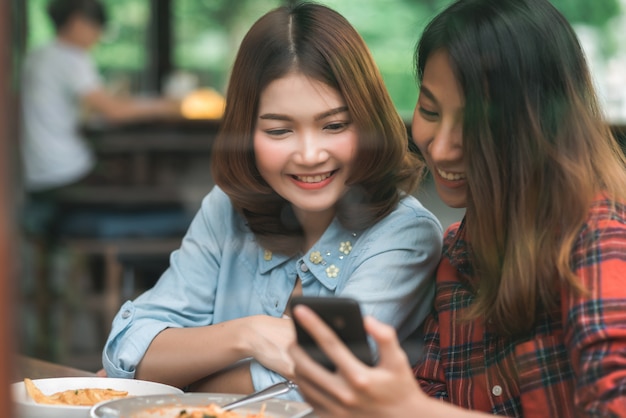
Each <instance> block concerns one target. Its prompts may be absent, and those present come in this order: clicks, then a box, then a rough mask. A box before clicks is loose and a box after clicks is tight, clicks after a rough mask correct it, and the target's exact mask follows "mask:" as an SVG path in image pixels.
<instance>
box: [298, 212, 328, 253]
mask: <svg viewBox="0 0 626 418" xmlns="http://www.w3.org/2000/svg"><path fill="white" fill-rule="evenodd" d="M294 211H295V214H296V217H297V218H298V221H299V222H300V225H302V229H303V230H304V244H303V248H302V251H303V252H307V251H308V250H309V249H310V248H311V247H313V244H315V243H316V242H317V241H319V239H320V238H321V237H322V235H323V234H324V232H325V231H326V229H327V228H328V226H329V225H330V223H331V222H332V221H333V218H334V217H335V210H328V211H325V212H316V213H311V212H307V213H302V212H300V211H298V210H297V209H294Z"/></svg>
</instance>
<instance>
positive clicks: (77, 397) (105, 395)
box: [24, 378, 128, 406]
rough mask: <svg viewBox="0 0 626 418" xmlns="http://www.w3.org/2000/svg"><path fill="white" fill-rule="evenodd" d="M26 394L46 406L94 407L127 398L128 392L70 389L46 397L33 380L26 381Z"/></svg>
mask: <svg viewBox="0 0 626 418" xmlns="http://www.w3.org/2000/svg"><path fill="white" fill-rule="evenodd" d="M24 385H25V386H26V392H27V393H28V395H29V396H30V397H31V398H32V399H33V400H34V401H35V402H36V403H40V404H45V405H74V406H93V405H95V404H97V403H98V402H102V401H108V400H111V399H119V398H125V397H126V396H128V392H126V391H121V390H113V389H93V388H86V389H70V390H66V391H63V392H57V393H54V394H52V395H44V394H43V392H42V391H41V390H40V389H39V388H38V387H37V386H36V385H35V384H34V383H33V381H32V380H31V379H28V378H26V379H24Z"/></svg>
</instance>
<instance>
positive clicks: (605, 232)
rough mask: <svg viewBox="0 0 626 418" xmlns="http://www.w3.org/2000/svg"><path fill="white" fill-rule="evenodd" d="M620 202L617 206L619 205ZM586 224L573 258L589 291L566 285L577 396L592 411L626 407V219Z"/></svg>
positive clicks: (567, 326)
mask: <svg viewBox="0 0 626 418" xmlns="http://www.w3.org/2000/svg"><path fill="white" fill-rule="evenodd" d="M619 208H620V206H618V209H619ZM621 210H622V212H621V219H619V216H620V212H618V216H616V217H615V218H614V219H611V220H606V221H604V222H601V223H600V224H599V225H598V227H590V228H586V229H585V231H586V233H584V234H583V235H581V237H579V240H578V241H577V242H576V244H575V245H574V249H573V252H572V257H571V262H572V268H573V270H574V272H575V274H576V275H577V276H578V278H579V280H580V283H581V284H582V285H583V287H584V288H585V289H588V290H589V294H588V295H582V294H580V293H579V292H577V291H576V290H575V289H572V288H571V287H568V286H563V288H564V292H563V294H562V303H563V305H564V319H563V323H564V327H565V339H566V344H567V346H568V347H569V350H570V358H571V363H572V367H573V369H574V373H575V375H576V394H575V401H576V404H577V406H578V407H580V408H582V409H583V410H584V411H585V412H586V413H587V414H588V416H621V415H622V414H623V413H624V411H626V355H625V354H624V353H626V328H625V327H624V324H626V287H625V286H624V274H625V272H626V220H625V219H624V206H623V205H622V206H621Z"/></svg>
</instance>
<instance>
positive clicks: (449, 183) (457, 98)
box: [412, 51, 467, 208]
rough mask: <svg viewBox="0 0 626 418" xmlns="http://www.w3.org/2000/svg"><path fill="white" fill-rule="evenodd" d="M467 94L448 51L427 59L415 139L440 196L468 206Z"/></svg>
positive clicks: (455, 205) (455, 204) (415, 118)
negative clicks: (464, 135)
mask: <svg viewBox="0 0 626 418" xmlns="http://www.w3.org/2000/svg"><path fill="white" fill-rule="evenodd" d="M464 102H465V100H464V97H463V93H462V90H461V87H460V86H459V83H458V81H457V79H456V77H455V76H454V72H453V71H452V67H451V66H450V62H449V60H448V55H447V53H446V52H445V51H436V52H434V53H433V54H432V55H431V56H430V57H428V60H427V61H426V66H425V68H424V76H423V79H422V85H421V88H420V93H419V98H418V101H417V106H416V108H415V113H414V114H413V124H412V134H413V141H415V144H416V145H417V146H418V147H419V149H420V151H421V152H422V154H423V155H424V158H425V159H426V164H427V165H428V168H429V169H430V171H431V172H432V175H433V178H434V181H435V187H436V189H437V193H438V194H439V197H440V198H441V200H442V201H443V202H444V203H445V204H446V205H448V206H450V207H453V208H462V207H465V206H466V201H467V176H466V171H465V168H466V167H465V163H464V161H463V112H464Z"/></svg>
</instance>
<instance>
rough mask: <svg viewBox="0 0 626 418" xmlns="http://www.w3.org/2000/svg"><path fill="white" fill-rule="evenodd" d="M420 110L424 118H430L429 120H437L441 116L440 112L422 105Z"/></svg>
mask: <svg viewBox="0 0 626 418" xmlns="http://www.w3.org/2000/svg"><path fill="white" fill-rule="evenodd" d="M419 112H420V114H421V115H422V117H423V118H424V119H426V120H429V121H434V120H437V118H438V117H439V113H437V112H431V111H430V110H426V109H424V108H423V107H422V106H420V107H419Z"/></svg>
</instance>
